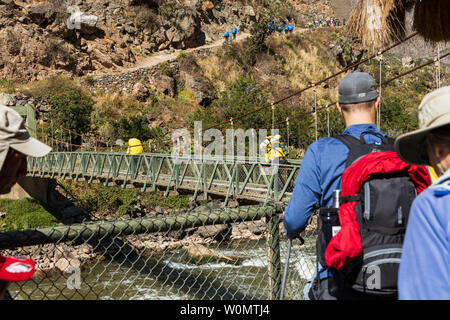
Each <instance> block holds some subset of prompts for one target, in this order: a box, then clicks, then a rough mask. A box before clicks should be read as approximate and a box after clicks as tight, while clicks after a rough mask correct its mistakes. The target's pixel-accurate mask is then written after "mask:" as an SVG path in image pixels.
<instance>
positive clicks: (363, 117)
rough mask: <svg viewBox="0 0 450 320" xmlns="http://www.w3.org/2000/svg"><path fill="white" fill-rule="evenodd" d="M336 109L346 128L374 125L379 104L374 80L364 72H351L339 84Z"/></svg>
mask: <svg viewBox="0 0 450 320" xmlns="http://www.w3.org/2000/svg"><path fill="white" fill-rule="evenodd" d="M338 91H339V99H338V103H337V107H338V110H339V112H340V113H341V115H342V116H343V117H344V120H345V124H346V125H347V126H350V125H353V124H363V123H374V122H375V119H376V114H377V110H378V105H379V103H380V98H379V97H378V92H377V89H376V82H375V80H374V79H373V78H372V77H371V76H370V75H369V74H368V73H365V72H352V73H350V74H348V75H346V76H345V77H344V78H343V79H342V80H341V82H340V83H339V88H338Z"/></svg>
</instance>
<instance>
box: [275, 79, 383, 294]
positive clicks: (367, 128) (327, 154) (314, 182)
mask: <svg viewBox="0 0 450 320" xmlns="http://www.w3.org/2000/svg"><path fill="white" fill-rule="evenodd" d="M376 88H377V86H376V82H375V80H374V79H373V78H372V77H371V76H370V75H369V74H367V73H363V72H353V73H350V74H348V75H347V76H345V77H344V78H343V79H342V80H341V82H340V84H339V88H338V93H339V98H338V103H337V108H338V110H339V113H340V114H341V115H342V116H343V118H344V121H345V124H346V129H345V130H344V132H343V134H344V135H351V136H353V137H355V138H357V139H360V137H361V135H362V134H363V133H365V134H366V135H364V138H365V141H366V143H368V144H373V143H380V142H381V138H380V137H382V136H383V137H384V136H386V134H384V133H382V132H381V131H380V129H378V128H377V126H376V125H375V119H376V114H377V110H378V105H379V101H380V99H379V97H378V93H377V89H376ZM348 154H349V149H348V148H347V147H346V146H345V145H344V144H343V143H342V142H340V141H339V140H338V139H335V138H329V137H327V138H322V139H319V140H318V141H316V142H314V143H312V144H311V145H310V146H309V147H308V149H307V151H306V153H305V156H304V158H303V161H302V165H301V166H300V171H299V173H298V177H297V180H296V182H295V187H294V191H293V193H292V196H291V198H290V200H289V203H288V206H287V207H286V210H285V213H284V219H283V221H284V227H285V234H286V236H287V237H288V238H289V239H295V238H296V237H298V235H299V234H300V232H302V231H303V230H304V229H305V228H306V226H307V224H308V220H309V218H310V217H311V215H312V213H313V210H314V207H315V204H316V203H317V202H319V204H320V206H321V207H331V205H332V203H333V190H335V189H341V177H342V173H343V172H344V170H345V165H346V160H347V157H348ZM317 272H318V273H319V277H317ZM330 277H331V270H330V269H329V268H327V266H321V265H320V264H318V265H317V269H316V272H315V274H314V276H313V277H312V279H310V280H309V281H308V283H307V285H306V286H305V289H304V296H305V299H307V300H310V299H313V300H338V299H358V296H354V294H355V293H354V292H353V291H345V290H342V291H341V294H343V295H342V296H339V297H336V296H332V295H331V294H330V293H329V291H328V278H330Z"/></svg>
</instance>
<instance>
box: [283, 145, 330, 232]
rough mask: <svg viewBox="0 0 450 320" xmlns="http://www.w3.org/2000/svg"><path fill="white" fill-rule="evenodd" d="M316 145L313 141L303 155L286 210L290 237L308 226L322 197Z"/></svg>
mask: <svg viewBox="0 0 450 320" xmlns="http://www.w3.org/2000/svg"><path fill="white" fill-rule="evenodd" d="M316 147H317V143H313V144H312V145H311V146H310V147H309V148H308V150H307V151H306V153H305V156H304V157H303V161H302V163H301V166H300V169H299V173H298V176H297V180H296V182H295V187H294V191H293V192H292V195H291V198H290V200H289V203H288V206H287V207H286V210H285V214H284V220H283V221H284V230H285V234H286V236H287V237H288V238H290V239H293V238H295V237H297V236H298V235H299V233H300V232H302V231H303V230H304V229H305V228H306V226H307V224H308V219H309V217H310V216H311V214H312V213H313V208H314V205H315V204H316V203H317V202H318V201H319V199H320V195H321V191H322V190H321V186H320V181H319V177H320V169H319V162H318V159H317V157H316Z"/></svg>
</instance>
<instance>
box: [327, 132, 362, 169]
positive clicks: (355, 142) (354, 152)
mask: <svg viewBox="0 0 450 320" xmlns="http://www.w3.org/2000/svg"><path fill="white" fill-rule="evenodd" d="M335 138H336V139H338V140H339V141H341V142H342V143H343V144H345V145H346V146H347V148H348V149H349V152H348V156H347V161H346V162H345V168H348V167H349V166H351V165H352V163H353V162H355V161H356V160H357V159H359V158H360V157H362V156H364V155H366V154H367V153H369V152H370V150H369V148H368V145H367V144H365V143H364V142H362V141H361V140H360V139H356V138H355V137H353V136H350V135H348V134H343V135H340V136H337V137H335Z"/></svg>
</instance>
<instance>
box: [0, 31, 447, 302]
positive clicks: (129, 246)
mask: <svg viewBox="0 0 450 320" xmlns="http://www.w3.org/2000/svg"><path fill="white" fill-rule="evenodd" d="M416 35H417V34H412V35H410V36H408V37H407V38H405V39H403V40H402V41H399V42H398V43H396V44H394V45H392V46H390V47H388V48H385V49H383V50H381V51H379V52H378V53H376V54H374V55H371V56H370V57H368V58H366V59H364V60H361V61H359V62H357V63H355V64H353V65H351V66H348V67H347V68H344V69H342V70H341V71H339V72H337V73H335V74H333V75H330V76H328V77H326V78H324V79H322V80H320V81H318V82H316V83H311V84H310V85H308V86H306V87H305V88H303V89H301V90H299V91H296V92H294V93H292V94H289V95H288V96H286V97H284V98H282V99H279V100H277V101H275V102H271V103H266V104H264V105H261V107H259V108H257V109H254V110H251V111H249V112H246V113H243V114H239V115H235V116H234V117H232V118H230V119H227V120H224V121H222V122H220V123H217V124H214V125H212V126H209V127H207V128H203V129H202V131H205V130H208V129H211V128H223V127H225V126H227V127H231V128H232V129H234V123H235V122H236V121H237V120H240V119H243V118H245V117H249V116H251V115H255V114H256V113H257V112H259V111H262V110H267V109H271V112H272V120H271V123H269V124H267V128H268V129H270V128H271V129H274V128H277V127H279V126H283V125H285V126H286V129H287V130H286V135H287V136H286V137H285V138H286V140H287V141H289V134H290V133H289V132H290V130H289V125H290V121H292V120H294V119H293V118H291V119H289V118H286V119H283V120H282V121H275V116H274V113H275V106H276V105H279V104H281V103H282V102H284V101H286V100H288V99H290V98H292V97H294V96H296V95H300V94H302V93H304V92H305V91H307V90H313V91H314V95H315V97H316V88H318V86H319V85H321V84H324V83H327V82H328V81H329V80H330V79H333V78H335V77H337V76H339V75H341V74H344V73H346V72H348V71H351V70H356V68H357V67H358V66H359V65H361V64H363V63H366V62H368V61H370V60H372V59H376V61H379V64H380V69H379V70H380V77H379V79H380V81H379V83H378V84H379V91H380V92H379V93H380V96H381V94H382V88H383V86H386V85H388V84H391V83H393V82H394V81H395V80H398V79H400V78H402V77H404V76H406V75H408V74H411V73H414V72H415V71H417V70H420V69H422V68H425V67H427V66H430V65H432V64H433V63H434V64H435V67H436V68H435V74H434V76H436V86H440V85H441V74H440V68H441V62H440V60H441V59H443V58H445V57H447V56H449V55H450V52H448V53H446V52H447V51H448V50H444V51H442V52H441V51H438V52H437V55H436V56H435V57H432V59H429V60H428V61H426V62H425V63H423V64H421V65H419V66H417V67H414V68H411V69H410V70H407V71H405V72H403V73H401V74H397V75H394V76H393V77H392V78H390V79H386V80H384V81H383V80H381V79H383V77H382V76H381V75H382V70H383V68H382V67H383V63H384V60H383V54H384V53H385V52H387V51H389V50H391V49H392V48H394V47H396V46H398V45H399V44H401V43H403V42H405V41H407V40H409V39H411V38H413V37H415V36H416ZM314 101H315V102H314V105H313V106H311V107H309V108H305V112H303V113H301V114H299V115H297V116H296V117H298V118H302V117H309V116H313V117H314V128H315V138H316V140H317V139H318V138H319V136H318V133H317V131H318V126H319V125H321V124H319V123H318V117H317V114H318V112H319V111H322V110H325V111H328V110H329V108H330V107H331V106H333V105H334V104H335V102H331V103H329V104H328V105H326V106H318V105H317V102H316V101H317V99H314ZM18 111H20V112H21V114H22V115H24V116H25V117H26V118H27V127H28V129H29V131H30V133H31V134H32V135H34V136H37V137H39V133H40V132H39V130H40V129H39V128H37V127H36V118H35V117H36V114H37V115H38V117H39V118H40V119H42V117H43V116H44V115H43V114H41V113H40V112H39V110H37V109H36V108H35V107H34V106H26V107H25V108H22V109H20V110H18ZM33 111H34V112H33ZM380 112H383V110H382V108H381V111H380ZM46 117H47V119H49V122H50V123H49V125H50V126H52V127H55V128H58V130H59V133H61V132H66V133H68V135H65V136H69V137H75V136H77V137H78V139H77V140H76V139H73V140H72V138H69V140H64V139H62V136H63V135H62V133H61V138H56V136H55V135H52V136H45V137H44V138H45V142H46V143H47V144H49V145H52V146H54V147H55V146H56V150H58V149H60V147H61V146H66V149H67V150H71V151H55V152H51V153H50V154H48V155H47V156H45V157H42V158H29V159H28V176H29V177H35V178H42V179H73V180H78V181H86V182H88V183H103V184H104V185H119V186H121V187H122V188H139V189H140V190H141V191H142V192H145V191H155V190H156V189H163V190H164V194H165V196H167V195H169V193H170V192H171V191H172V192H173V191H176V192H183V193H184V192H187V193H190V194H192V198H193V199H198V198H199V197H201V198H202V199H205V200H207V199H208V196H209V195H211V196H220V197H222V198H224V206H225V208H222V209H220V210H209V211H201V212H199V213H195V212H194V213H191V212H189V213H186V214H181V215H176V216H170V215H167V216H163V217H146V218H142V219H129V220H119V221H116V222H92V223H86V224H80V225H69V226H58V227H49V228H40V229H37V230H22V231H16V232H2V233H0V248H2V249H15V248H17V247H21V248H28V249H24V250H25V252H27V254H26V255H31V254H32V251H33V250H35V249H33V247H27V246H35V245H38V248H41V247H40V246H41V245H44V244H54V245H55V249H53V250H55V251H58V250H60V249H58V247H57V246H58V245H60V244H61V243H67V244H69V245H71V246H77V245H80V244H82V245H88V246H89V249H88V251H89V250H91V251H90V252H96V253H98V252H100V254H101V255H102V256H103V257H106V261H108V262H107V263H104V262H101V261H102V260H101V259H99V260H98V261H97V260H96V262H95V263H93V265H92V266H90V267H86V265H83V266H84V267H85V268H87V271H85V272H84V274H86V277H85V278H83V281H85V282H87V283H88V285H87V286H84V287H81V288H80V289H77V290H75V291H70V290H69V289H67V286H66V283H65V278H64V277H65V276H64V275H61V276H59V277H58V278H56V279H53V280H33V281H34V282H33V283H28V284H27V285H24V287H21V286H20V285H19V284H16V287H14V286H13V288H14V290H15V291H14V292H15V296H22V297H23V296H25V297H26V298H29V299H32V298H39V299H42V298H55V297H56V298H69V299H70V298H72V297H74V298H79V299H86V298H89V297H90V298H92V297H93V298H96V299H98V298H105V295H104V292H107V293H108V295H107V296H106V298H108V297H111V296H112V297H113V298H114V297H115V298H117V297H118V298H133V297H135V296H136V295H138V294H139V290H136V288H138V289H140V290H144V289H145V290H148V291H151V292H152V297H156V298H158V297H159V298H161V295H159V294H158V293H154V292H153V291H155V290H156V289H155V288H159V291H160V292H170V294H168V295H163V296H162V298H167V297H170V299H174V298H175V299H176V298H180V297H181V298H186V297H187V298H191V297H196V298H200V299H242V298H243V297H244V298H246V299H253V298H256V299H261V298H269V299H278V298H279V293H280V287H281V265H282V259H281V257H282V252H283V250H285V246H284V247H283V243H282V241H281V239H280V221H281V220H280V213H281V212H282V208H283V204H285V203H287V202H288V201H289V198H290V196H291V194H292V191H293V188H294V184H295V180H296V177H297V174H298V171H299V168H300V165H301V161H300V160H292V159H291V160H289V162H288V163H287V164H279V165H273V166H270V165H267V164H266V163H264V162H263V161H260V160H259V159H258V158H251V157H231V158H229V157H221V156H204V155H171V154H161V153H143V154H141V155H128V154H125V153H124V152H112V150H110V151H109V152H108V148H98V149H99V150H100V151H98V150H97V147H94V150H87V151H79V150H81V149H82V148H83V146H82V145H81V144H80V145H78V144H76V143H74V141H80V140H81V142H82V143H83V142H84V143H86V142H89V143H90V144H91V145H94V146H97V145H98V144H99V143H101V144H104V143H102V142H101V141H97V140H95V139H92V138H88V137H86V135H84V134H80V133H77V132H74V131H72V130H70V129H68V128H65V127H63V126H62V125H60V124H58V123H55V122H54V121H53V120H52V114H51V112H50V114H47V115H46ZM327 120H328V119H327ZM377 124H378V125H379V124H380V115H379V114H378V116H377ZM322 125H323V124H322ZM327 125H328V126H329V122H328V121H327ZM328 132H330V130H329V128H328ZM41 137H42V133H41ZM164 142H172V141H171V139H170V138H163V139H161V140H160V141H159V143H164ZM73 150H74V151H73ZM230 200H245V201H251V202H256V203H258V204H259V205H258V206H253V205H252V206H240V207H238V208H234V209H231V208H229V205H228V204H229V202H230ZM259 221H264V222H263V224H264V226H265V229H264V231H263V234H265V236H266V238H265V239H266V240H267V241H266V245H263V248H261V243H260V242H258V241H252V240H242V238H241V234H242V232H243V230H244V229H245V226H246V223H248V222H252V223H257V222H259ZM219 225H225V226H226V228H225V229H224V230H225V231H226V234H225V235H224V236H223V238H221V240H217V239H214V240H213V241H210V240H208V241H205V242H204V244H205V245H207V246H208V248H212V249H214V250H217V251H222V252H225V253H227V252H228V253H229V252H230V250H232V249H235V248H236V247H237V248H241V249H243V250H246V251H248V252H251V254H254V253H255V252H257V255H256V256H253V257H252V258H249V257H248V256H247V255H246V256H242V257H240V258H239V259H241V260H243V261H244V262H242V267H241V268H239V269H238V270H239V272H233V271H231V272H229V270H235V269H233V268H227V267H224V266H223V265H221V267H220V268H219V270H221V269H225V270H226V272H224V273H223V274H221V276H220V277H219V276H218V274H217V273H216V271H214V270H217V269H212V270H213V271H211V269H208V268H213V267H211V264H209V263H207V267H204V268H203V267H201V266H199V265H198V264H192V261H191V260H190V259H191V258H190V257H189V255H190V253H189V249H192V248H190V247H189V246H190V245H187V244H183V243H181V241H179V242H178V243H177V244H174V243H175V242H173V241H172V240H168V239H170V237H171V236H170V235H171V233H170V232H173V231H176V232H181V231H182V232H186V233H188V231H186V230H189V228H194V227H195V228H197V227H200V226H201V227H212V226H214V227H217V228H219V227H218V226H219ZM230 228H232V229H233V232H231V231H230V230H231V229H230ZM138 236H139V237H143V238H138V240H137V242H136V240H135V239H134V238H137V237H138ZM157 237H161V238H162V239H164V240H163V241H165V242H163V244H164V246H163V249H160V247H158V246H160V245H161V244H158V245H155V244H154V243H153V242H152V241H151V240H152V239H156V238H157ZM305 238H306V239H307V243H306V246H303V247H302V250H298V251H299V254H298V255H297V256H296V258H297V259H298V261H297V262H296V263H292V266H290V268H295V269H294V270H293V271H297V272H295V273H293V272H290V277H291V278H290V279H291V281H290V282H289V281H288V283H296V284H297V285H299V286H303V285H304V284H305V281H306V279H308V278H309V277H310V274H309V271H310V269H311V262H310V260H311V259H312V258H311V257H313V256H314V254H315V250H314V244H313V242H314V241H313V240H311V239H312V237H311V239H309V238H307V237H305ZM226 239H228V240H226ZM229 239H231V242H228V241H229ZM191 241H192V240H191ZM195 241H198V240H195ZM195 241H194V242H195ZM233 241H235V242H233ZM30 248H31V249H30ZM139 248H140V249H139ZM26 250H29V251H26ZM38 250H40V249H38ZM227 250H228V251H227ZM21 253H22V254H23V253H24V252H23V251H22V252H21ZM234 253H236V254H237V255H239V254H241V253H240V252H236V251H233V254H234ZM55 256H56V254H55ZM80 259H81V258H80ZM208 261H209V260H208ZM113 262H114V263H116V264H114V265H113V266H112V265H111V264H112V263H113ZM81 263H82V262H81V261H79V264H75V265H76V266H80V264H81ZM68 265H69V266H71V265H72V264H71V263H70V261H69V262H68ZM213 265H214V263H213ZM111 266H112V267H111ZM111 269H113V270H111ZM117 270H119V272H117ZM218 272H220V271H218ZM44 273H45V272H44ZM116 274H117V275H116ZM245 277H247V278H245ZM293 277H297V278H295V279H294V278H293ZM244 278H245V279H250V280H243V279H244ZM61 279H62V280H61ZM130 279H132V280H130ZM134 279H135V280H136V281H135V282H133V281H134ZM256 279H257V280H258V281H256ZM236 280H238V283H236ZM45 281H50V283H49V284H47V285H46V282H45ZM129 281H131V283H132V284H128V283H129ZM17 286H18V287H17ZM43 288H44V289H43ZM287 290H288V291H289V290H291V293H287V294H286V296H291V297H298V294H299V293H300V292H301V291H302V288H301V287H295V288H294V286H291V287H289V288H287ZM41 293H42V294H41ZM119 293H120V294H119ZM255 293H261V295H260V296H258V295H256V296H255Z"/></svg>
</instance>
